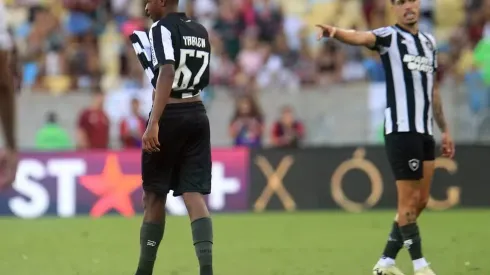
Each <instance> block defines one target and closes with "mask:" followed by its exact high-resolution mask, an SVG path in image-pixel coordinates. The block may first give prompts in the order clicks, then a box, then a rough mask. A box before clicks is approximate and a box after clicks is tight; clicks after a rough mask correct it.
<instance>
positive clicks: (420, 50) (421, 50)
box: [414, 36, 430, 134]
mask: <svg viewBox="0 0 490 275" xmlns="http://www.w3.org/2000/svg"><path fill="white" fill-rule="evenodd" d="M426 38H427V37H426ZM414 40H415V45H416V46H417V52H418V55H419V56H425V51H424V47H422V43H421V42H420V39H419V37H418V36H414ZM429 42H430V40H429ZM419 73H420V75H421V76H422V88H423V89H424V132H425V133H426V134H428V133H429V128H428V125H427V121H428V119H429V94H428V91H427V73H425V72H419Z"/></svg>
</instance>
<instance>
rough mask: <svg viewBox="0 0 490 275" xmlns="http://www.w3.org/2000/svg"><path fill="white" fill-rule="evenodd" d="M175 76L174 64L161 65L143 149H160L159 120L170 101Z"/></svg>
mask: <svg viewBox="0 0 490 275" xmlns="http://www.w3.org/2000/svg"><path fill="white" fill-rule="evenodd" d="M174 78H175V69H174V65H173V64H165V65H162V66H160V74H159V76H158V80H157V85H156V89H155V91H154V94H153V95H154V100H153V108H152V111H151V115H150V119H149V121H148V127H147V128H146V131H145V134H144V135H143V150H145V151H147V152H158V151H160V148H159V147H160V143H159V141H158V130H159V127H158V121H159V120H160V117H161V116H162V114H163V110H164V109H165V106H166V105H167V103H168V101H169V98H170V93H171V91H172V84H173V82H174Z"/></svg>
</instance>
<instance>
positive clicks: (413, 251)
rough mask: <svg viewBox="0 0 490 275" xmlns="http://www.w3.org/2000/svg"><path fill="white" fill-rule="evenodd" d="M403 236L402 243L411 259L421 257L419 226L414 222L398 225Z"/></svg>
mask: <svg viewBox="0 0 490 275" xmlns="http://www.w3.org/2000/svg"><path fill="white" fill-rule="evenodd" d="M400 232H401V234H402V236H403V245H404V246H405V247H406V248H407V249H408V252H409V253H410V257H411V258H412V261H414V260H418V259H421V258H423V256H422V240H421V239H420V234H419V227H418V226H417V224H416V223H411V224H407V225H405V226H401V227H400Z"/></svg>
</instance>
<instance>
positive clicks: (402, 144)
mask: <svg viewBox="0 0 490 275" xmlns="http://www.w3.org/2000/svg"><path fill="white" fill-rule="evenodd" d="M385 146H386V152H387V154H388V160H389V162H390V165H391V169H392V170H393V174H394V175H395V179H396V180H420V179H422V178H423V175H424V168H423V162H424V161H431V160H434V159H435V142H434V137H433V136H431V135H425V134H420V133H392V134H388V135H386V136H385Z"/></svg>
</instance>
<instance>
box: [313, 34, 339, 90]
mask: <svg viewBox="0 0 490 275" xmlns="http://www.w3.org/2000/svg"><path fill="white" fill-rule="evenodd" d="M316 62H317V63H316V64H317V72H318V81H319V83H318V84H320V85H322V86H326V85H328V84H332V83H339V82H340V81H342V64H343V56H342V51H341V49H340V47H339V44H338V43H337V42H335V41H334V40H333V39H328V40H327V42H326V43H325V44H324V45H323V46H322V48H321V50H320V53H319V56H318V57H317V61H316Z"/></svg>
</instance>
